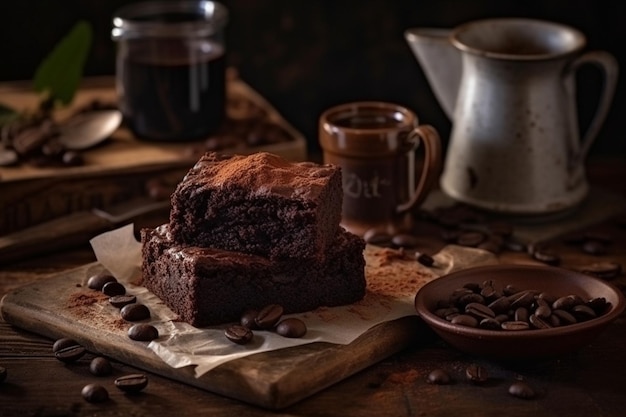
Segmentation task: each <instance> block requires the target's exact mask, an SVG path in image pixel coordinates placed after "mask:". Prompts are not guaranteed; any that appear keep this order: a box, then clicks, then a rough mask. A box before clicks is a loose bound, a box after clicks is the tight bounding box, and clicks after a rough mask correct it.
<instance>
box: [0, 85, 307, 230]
mask: <svg viewBox="0 0 626 417" xmlns="http://www.w3.org/2000/svg"><path fill="white" fill-rule="evenodd" d="M227 95H228V98H229V99H233V98H235V97H237V96H242V97H244V98H247V99H249V100H250V101H251V102H253V103H254V104H255V105H257V106H258V107H260V108H261V109H262V110H263V113H264V114H265V116H264V117H265V118H266V119H267V121H269V122H272V123H275V124H277V125H279V126H280V127H282V128H283V129H284V130H285V131H286V132H287V133H288V135H289V136H290V137H291V138H292V140H290V141H286V142H281V143H277V144H272V145H264V146H257V147H249V146H246V145H245V143H244V141H243V140H242V142H241V144H239V145H237V146H236V147H232V148H228V149H223V150H221V151H222V152H227V153H240V154H249V153H253V152H259V151H267V152H272V153H275V154H278V155H280V156H282V157H284V158H286V159H288V160H292V161H302V160H305V159H306V158H307V154H306V140H305V138H304V137H303V136H302V134H301V133H300V132H298V131H297V130H296V129H294V128H293V127H292V126H291V125H290V124H289V123H288V122H287V121H286V120H284V118H283V117H282V116H281V115H280V114H279V113H278V112H277V111H276V110H275V109H274V108H273V107H272V106H271V105H270V104H269V103H268V102H267V101H266V100H265V99H264V98H263V97H261V96H260V95H259V94H258V93H257V92H256V91H254V90H253V89H252V88H251V87H250V86H248V85H247V84H246V83H245V82H243V81H242V80H240V79H239V78H237V77H229V80H228V85H227ZM94 99H99V100H102V101H104V102H112V103H114V102H115V100H116V93H115V88H114V79H113V78H112V77H98V78H89V79H86V80H85V81H84V83H83V85H82V86H81V88H80V90H79V92H78V93H77V95H76V97H75V98H74V100H73V103H72V106H71V107H70V108H67V109H62V110H59V111H58V112H57V113H56V116H58V118H59V119H63V118H64V117H67V116H69V115H70V114H71V113H72V112H74V111H75V110H76V108H79V107H81V106H84V105H86V104H88V103H90V102H92V101H93V100H94ZM0 103H2V104H4V105H8V106H10V107H12V108H15V109H20V110H24V109H35V108H36V106H37V104H38V96H37V95H36V94H35V93H34V92H33V89H32V86H31V85H30V84H29V83H26V82H24V83H10V84H0ZM191 146H194V144H190V143H181V144H177V143H157V142H148V141H140V140H137V139H135V138H134V137H133V135H132V134H131V132H130V131H129V130H127V129H126V128H123V127H122V128H120V129H118V130H117V131H116V132H115V133H114V134H113V135H112V136H111V138H110V139H109V140H108V141H107V142H105V143H103V144H102V145H100V146H97V147H96V148H93V149H90V150H88V151H85V152H84V157H85V164H84V165H82V166H78V167H56V168H54V167H48V168H38V167H34V166H31V165H28V164H21V165H19V166H15V167H0V235H4V234H7V233H10V232H12V231H16V230H21V229H23V228H26V227H28V226H32V225H36V224H39V223H42V222H45V221H48V220H51V219H54V218H57V217H60V216H63V215H67V214H70V213H73V212H76V211H81V210H89V209H92V208H106V207H107V206H109V205H112V204H115V203H118V202H121V201H125V200H128V199H130V198H133V197H137V196H143V195H145V194H146V183H147V182H148V181H150V180H155V179H156V180H160V181H161V182H163V183H164V184H166V185H167V186H170V187H172V188H173V187H174V186H175V184H176V183H178V181H180V179H181V178H182V177H183V176H184V174H185V173H186V172H187V170H188V169H189V168H190V167H191V166H192V165H193V164H194V163H195V161H196V160H197V154H190V152H189V150H190V147H191ZM195 146H196V147H199V148H201V146H202V142H200V143H196V144H195Z"/></svg>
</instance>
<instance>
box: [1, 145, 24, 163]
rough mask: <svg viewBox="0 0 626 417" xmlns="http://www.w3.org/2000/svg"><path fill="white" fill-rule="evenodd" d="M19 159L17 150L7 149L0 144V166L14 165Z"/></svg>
mask: <svg viewBox="0 0 626 417" xmlns="http://www.w3.org/2000/svg"><path fill="white" fill-rule="evenodd" d="M19 160H20V158H19V156H18V155H17V152H15V151H14V150H13V149H7V148H5V147H3V146H0V167H9V166H12V165H15V164H17V163H18V161H19Z"/></svg>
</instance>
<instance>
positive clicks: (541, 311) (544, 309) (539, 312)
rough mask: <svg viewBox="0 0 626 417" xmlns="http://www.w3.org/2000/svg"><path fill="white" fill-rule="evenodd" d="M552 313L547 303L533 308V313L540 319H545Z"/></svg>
mask: <svg viewBox="0 0 626 417" xmlns="http://www.w3.org/2000/svg"><path fill="white" fill-rule="evenodd" d="M551 314H552V309H551V308H550V307H548V306H547V305H541V306H539V307H537V308H536V309H535V315H536V316H537V317H541V318H542V319H547V318H548V317H550V315H551Z"/></svg>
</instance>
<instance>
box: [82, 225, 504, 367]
mask: <svg viewBox="0 0 626 417" xmlns="http://www.w3.org/2000/svg"><path fill="white" fill-rule="evenodd" d="M91 245H92V248H93V250H94V252H95V254H96V258H97V259H98V261H99V262H100V264H102V266H103V267H104V268H106V269H108V270H109V271H110V272H111V273H113V275H114V276H116V277H118V279H119V280H120V281H122V282H124V283H125V285H126V287H127V291H128V292H129V293H131V294H134V295H136V296H137V298H138V300H139V301H140V302H142V303H144V304H145V305H147V306H148V307H149V308H150V311H151V313H152V319H151V320H152V324H153V325H155V327H157V329H158V330H159V335H160V336H159V338H158V339H156V340H154V341H152V342H150V344H149V345H148V347H149V348H150V349H151V350H153V351H154V352H155V353H156V354H157V355H158V356H159V357H160V358H161V359H163V361H165V362H166V363H167V364H168V365H170V366H171V367H173V368H181V367H185V366H195V375H196V377H199V376H201V375H203V374H205V373H206V372H208V371H210V370H211V369H213V368H215V367H216V366H218V365H220V364H222V363H225V362H228V361H231V360H233V359H237V358H241V357H244V356H247V355H251V354H255V353H260V352H265V351H269V350H276V349H283V348H287V347H291V346H297V345H302V344H307V343H312V342H329V343H337V344H349V343H351V342H352V341H354V340H355V339H356V338H357V337H359V336H360V335H362V334H363V333H365V332H366V331H367V330H368V329H370V328H371V327H373V326H375V325H377V324H379V323H382V322H385V321H391V320H394V319H398V318H400V317H405V316H408V315H414V314H415V310H414V307H413V301H414V297H415V294H416V292H417V290H418V289H419V288H421V286H422V285H424V284H425V283H426V282H428V281H430V280H432V279H435V278H436V277H438V276H441V275H443V274H447V273H450V272H452V271H455V270H458V269H462V268H465V267H468V266H477V265H486V264H493V263H497V260H496V258H495V256H494V255H492V254H491V253H489V252H486V251H483V250H480V249H473V248H464V247H460V246H455V245H449V246H446V247H445V248H444V249H442V250H441V251H440V252H439V253H438V254H436V255H435V256H434V259H435V265H434V266H433V267H431V268H427V267H425V266H423V265H421V264H419V263H418V262H416V261H415V260H414V259H406V258H404V257H403V256H402V252H401V251H397V250H393V249H382V248H373V247H368V248H367V249H366V253H368V256H366V259H367V260H368V265H367V266H366V278H367V281H368V287H367V294H366V296H365V297H364V298H363V300H361V301H359V302H357V303H355V304H351V305H348V306H341V307H331V308H318V309H316V310H314V311H311V312H307V313H302V314H293V315H290V316H285V317H298V318H300V319H302V320H303V321H304V322H305V323H306V326H307V329H308V330H307V333H306V335H305V336H304V337H302V338H294V339H292V338H285V337H282V336H280V335H278V334H276V333H274V332H272V331H256V330H255V331H254V338H253V341H252V342H251V343H249V344H246V345H237V344H235V343H232V342H230V341H229V340H228V339H226V337H225V336H224V328H225V326H216V327H211V328H196V327H193V326H191V325H189V324H187V323H184V322H181V321H178V319H177V315H176V314H175V313H173V312H172V311H171V310H170V309H169V308H167V307H166V306H165V305H164V304H163V303H162V302H161V301H160V300H159V299H158V298H157V297H156V296H155V295H153V294H152V293H150V292H149V291H148V290H146V289H145V288H143V287H141V286H138V285H134V284H133V283H139V282H140V276H139V274H140V269H139V267H140V265H141V252H140V250H141V243H139V242H137V240H136V239H135V236H134V234H133V225H132V224H130V225H127V226H124V227H122V228H119V229H116V230H113V231H110V232H107V233H104V234H102V235H99V236H97V237H95V238H94V239H92V240H91ZM368 251H369V252H368Z"/></svg>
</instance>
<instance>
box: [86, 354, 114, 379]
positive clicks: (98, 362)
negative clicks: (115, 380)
mask: <svg viewBox="0 0 626 417" xmlns="http://www.w3.org/2000/svg"><path fill="white" fill-rule="evenodd" d="M89 372H91V373H92V374H93V375H95V376H106V375H111V374H112V373H113V367H112V366H111V362H109V360H108V359H107V358H105V357H102V356H97V357H95V358H93V359H92V360H91V362H90V363H89Z"/></svg>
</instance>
